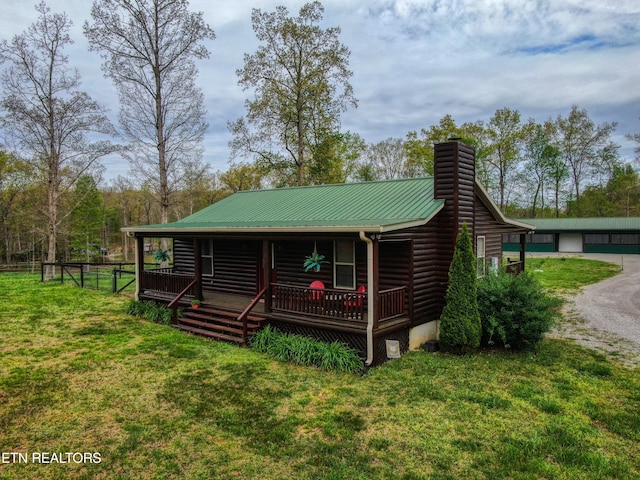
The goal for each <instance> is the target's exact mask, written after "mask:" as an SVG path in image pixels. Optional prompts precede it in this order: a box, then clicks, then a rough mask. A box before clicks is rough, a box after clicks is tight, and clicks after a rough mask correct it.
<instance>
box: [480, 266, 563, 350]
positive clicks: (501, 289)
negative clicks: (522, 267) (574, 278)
mask: <svg viewBox="0 0 640 480" xmlns="http://www.w3.org/2000/svg"><path fill="white" fill-rule="evenodd" d="M561 303H562V301H561V300H560V299H558V298H556V297H552V296H550V295H549V294H547V293H546V292H545V291H544V289H543V287H542V285H540V283H539V282H538V280H537V279H536V278H535V277H533V275H530V274H528V273H526V272H523V273H521V274H520V275H517V276H514V275H510V274H508V273H506V272H505V271H504V270H500V271H499V272H498V273H497V274H496V275H488V276H487V277H484V278H482V279H481V280H480V281H479V282H478V309H479V311H480V317H481V319H482V344H483V345H485V346H495V345H498V346H501V347H504V348H510V349H513V350H525V349H530V348H533V347H535V345H537V344H538V343H539V342H540V341H541V340H542V338H543V337H544V334H545V333H546V332H548V331H549V330H550V329H551V327H552V326H553V323H554V321H555V319H556V318H557V317H558V316H559V314H560V313H559V311H558V309H557V307H558V306H559V305H560V304H561Z"/></svg>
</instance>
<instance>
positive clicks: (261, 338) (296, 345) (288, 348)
mask: <svg viewBox="0 0 640 480" xmlns="http://www.w3.org/2000/svg"><path fill="white" fill-rule="evenodd" d="M250 344H251V347H252V348H253V349H255V350H257V351H259V352H261V353H266V354H268V355H270V356H271V357H273V358H275V359H276V360H279V361H283V362H292V363H297V364H298V365H305V366H315V367H318V368H321V369H323V370H337V371H341V372H351V373H356V372H359V371H361V370H362V359H361V358H360V357H359V356H358V352H357V351H356V350H354V349H352V348H350V347H348V346H346V345H344V344H342V343H339V342H333V343H325V342H320V341H318V340H314V339H312V338H308V337H303V336H300V335H293V334H289V333H282V332H279V331H277V330H276V329H274V328H272V327H271V325H268V326H267V327H266V328H264V329H263V330H261V331H260V332H258V333H256V334H255V335H254V336H253V337H252V338H251V342H250Z"/></svg>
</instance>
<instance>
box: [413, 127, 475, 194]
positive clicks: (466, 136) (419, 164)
mask: <svg viewBox="0 0 640 480" xmlns="http://www.w3.org/2000/svg"><path fill="white" fill-rule="evenodd" d="M485 136H486V134H485V130H484V125H483V123H482V122H481V121H477V122H474V123H471V122H466V123H463V124H462V125H460V126H458V125H457V124H456V122H455V120H454V119H453V117H452V116H451V115H445V116H444V117H442V118H441V119H440V121H439V122H438V125H432V126H430V127H429V128H423V129H421V130H420V135H418V133H417V132H415V131H411V132H409V133H408V134H407V138H406V140H405V144H404V145H405V150H406V156H407V166H408V167H409V168H410V169H411V170H413V171H415V170H417V169H420V170H422V172H423V173H426V174H429V175H433V145H434V144H436V143H443V142H447V141H449V140H450V139H451V138H460V139H462V141H463V142H464V143H466V144H467V145H472V146H473V147H475V148H476V174H477V175H478V178H479V179H480V181H481V182H483V183H484V184H485V186H487V185H488V183H487V182H486V180H488V177H487V175H486V168H485V166H484V155H485V153H484V152H485V147H484V144H485Z"/></svg>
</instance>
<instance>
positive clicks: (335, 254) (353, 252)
mask: <svg viewBox="0 0 640 480" xmlns="http://www.w3.org/2000/svg"><path fill="white" fill-rule="evenodd" d="M338 242H349V240H334V242H333V288H336V289H344V290H355V288H356V242H355V241H351V262H349V263H347V262H338V260H337V259H338ZM338 265H350V266H351V268H352V271H353V275H352V278H353V283H352V285H350V286H346V285H338V283H337V282H338V275H337V272H336V270H337V268H336V267H337V266H338Z"/></svg>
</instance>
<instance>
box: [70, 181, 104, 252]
mask: <svg viewBox="0 0 640 480" xmlns="http://www.w3.org/2000/svg"><path fill="white" fill-rule="evenodd" d="M72 201H73V204H74V208H73V210H72V211H71V216H70V223H71V233H70V236H71V248H72V251H73V252H74V257H75V258H76V259H84V260H86V261H87V262H89V261H91V259H92V257H93V256H97V255H99V253H100V248H102V247H103V242H102V231H103V228H104V201H103V199H102V194H101V193H100V191H99V190H98V187H97V186H96V183H95V180H94V179H93V177H92V176H90V175H83V176H82V177H80V178H79V179H78V182H77V183H76V186H75V188H74V191H73V194H72Z"/></svg>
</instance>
